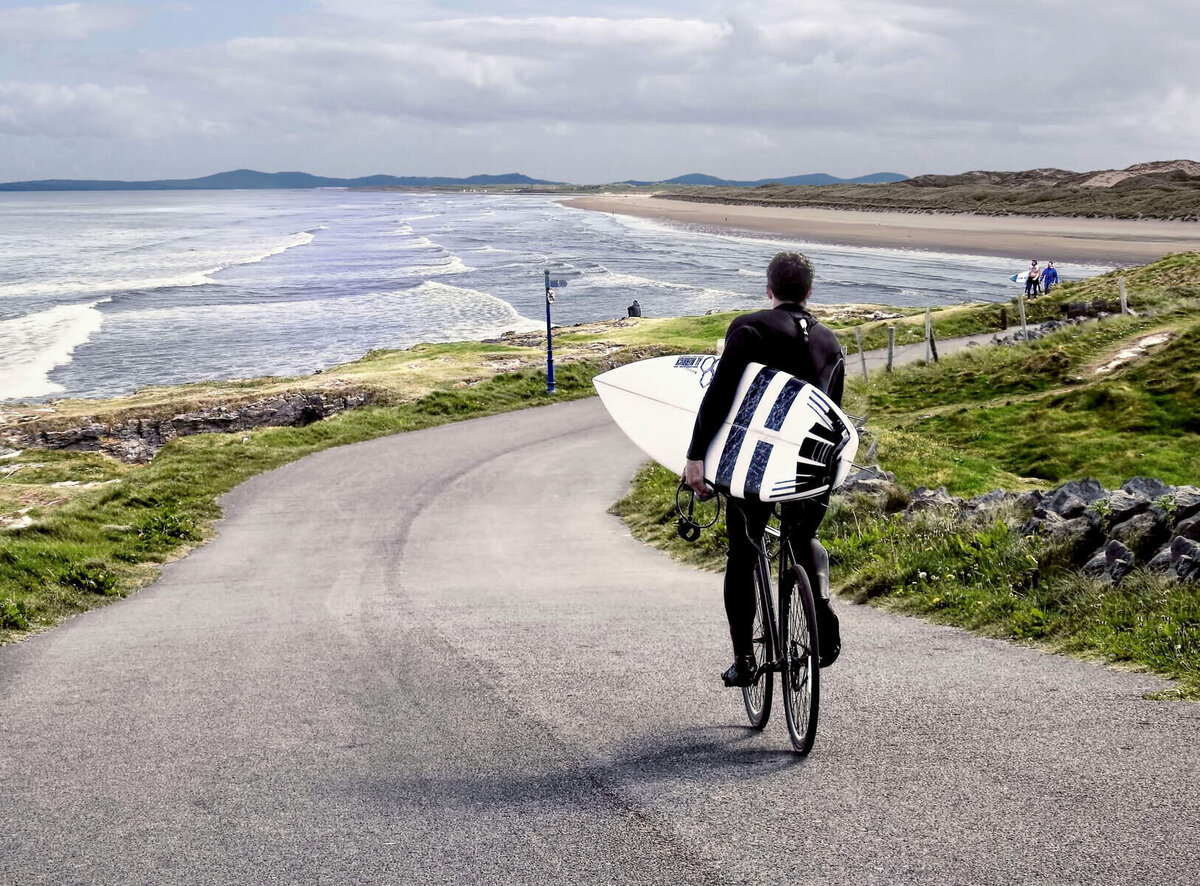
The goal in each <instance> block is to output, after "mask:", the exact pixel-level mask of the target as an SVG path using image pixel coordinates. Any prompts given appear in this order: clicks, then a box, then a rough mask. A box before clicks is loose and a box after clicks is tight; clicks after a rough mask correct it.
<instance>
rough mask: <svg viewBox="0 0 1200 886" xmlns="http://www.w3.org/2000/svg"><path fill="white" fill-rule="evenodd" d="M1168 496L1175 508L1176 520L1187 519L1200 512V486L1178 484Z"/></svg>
mask: <svg viewBox="0 0 1200 886" xmlns="http://www.w3.org/2000/svg"><path fill="white" fill-rule="evenodd" d="M1166 498H1167V499H1168V501H1169V502H1170V504H1171V507H1172V508H1173V509H1174V512H1175V519H1176V520H1186V519H1187V518H1188V517H1190V516H1192V515H1193V514H1196V513H1200V488H1197V487H1195V486H1176V487H1175V488H1174V489H1172V490H1171V491H1170V492H1169V493H1168V494H1167V496H1166Z"/></svg>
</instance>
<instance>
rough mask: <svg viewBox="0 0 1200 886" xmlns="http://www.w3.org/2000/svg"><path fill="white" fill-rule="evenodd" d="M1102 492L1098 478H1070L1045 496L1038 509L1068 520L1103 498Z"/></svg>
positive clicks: (1102, 488)
mask: <svg viewBox="0 0 1200 886" xmlns="http://www.w3.org/2000/svg"><path fill="white" fill-rule="evenodd" d="M1104 494H1105V493H1104V487H1103V486H1101V485H1100V483H1099V481H1098V480H1092V479H1087V480H1072V481H1071V482H1070V483H1064V484H1063V485H1062V486H1060V487H1058V488H1057V489H1055V490H1054V491H1053V492H1051V493H1050V494H1049V495H1048V496H1046V498H1045V499H1043V500H1042V502H1041V504H1040V505H1039V506H1038V510H1041V511H1045V512H1047V513H1054V514H1057V515H1058V516H1060V517H1063V518H1065V519H1068V520H1070V519H1072V518H1074V517H1078V516H1080V515H1081V514H1083V512H1084V511H1086V510H1087V507H1088V505H1090V504H1091V503H1092V502H1094V501H1097V500H1099V499H1101V498H1103V497H1104Z"/></svg>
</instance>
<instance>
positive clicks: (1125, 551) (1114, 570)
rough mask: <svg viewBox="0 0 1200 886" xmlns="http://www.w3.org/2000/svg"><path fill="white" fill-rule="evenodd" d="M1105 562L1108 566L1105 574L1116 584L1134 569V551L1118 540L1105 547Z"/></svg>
mask: <svg viewBox="0 0 1200 886" xmlns="http://www.w3.org/2000/svg"><path fill="white" fill-rule="evenodd" d="M1104 560H1105V563H1106V564H1107V567H1106V568H1105V572H1106V573H1107V574H1108V576H1109V577H1110V578H1111V579H1112V580H1113V581H1114V582H1119V581H1120V580H1121V579H1123V578H1124V577H1125V576H1126V575H1128V574H1129V571H1130V570H1131V569H1133V563H1134V556H1133V551H1131V550H1130V549H1129V548H1127V547H1126V546H1125V545H1123V544H1121V542H1119V541H1117V540H1116V539H1113V540H1112V541H1110V542H1109V543H1108V544H1107V545H1105V546H1104Z"/></svg>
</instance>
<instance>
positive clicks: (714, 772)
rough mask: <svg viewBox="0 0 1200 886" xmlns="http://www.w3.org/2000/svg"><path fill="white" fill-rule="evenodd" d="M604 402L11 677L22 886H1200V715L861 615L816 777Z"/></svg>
mask: <svg viewBox="0 0 1200 886" xmlns="http://www.w3.org/2000/svg"><path fill="white" fill-rule="evenodd" d="M640 460H641V458H640V456H639V454H638V453H637V452H636V451H634V450H632V449H631V447H630V446H629V445H628V444H627V443H626V442H625V440H624V438H623V437H622V435H621V434H620V432H619V431H617V430H616V429H615V428H614V427H613V425H611V424H610V423H609V421H608V420H607V418H606V417H605V415H604V413H603V411H602V409H601V407H600V404H599V403H598V402H597V401H595V400H592V401H583V402H576V403H566V404H562V405H559V406H555V407H550V408H547V409H542V410H534V411H528V412H524V413H516V414H510V415H504V416H498V417H495V418H489V419H484V420H480V421H474V422H468V423H464V424H460V425H454V426H447V427H443V428H437V429H434V430H430V431H426V432H421V433H417V434H411V435H407V436H400V437H394V438H391V439H386V440H379V441H375V442H371V443H366V444H361V445H358V446H354V447H349V448H344V449H338V450H334V451H330V452H327V453H323V454H320V455H317V456H314V457H311V458H308V459H305V460H304V461H301V462H298V463H296V464H294V465H291V466H289V467H286V468H283V469H281V470H278V471H275V472H273V473H271V474H267V475H264V476H261V477H258V478H256V479H255V480H253V481H251V482H250V483H247V484H246V485H244V486H242V487H241V488H239V489H238V490H236V491H235V492H234V493H232V494H231V495H229V496H228V497H227V498H226V500H225V506H226V514H227V516H226V519H225V520H224V521H223V522H222V523H221V525H220V533H221V534H220V537H219V538H218V539H217V540H216V541H215V542H213V543H212V544H210V545H208V546H207V547H205V548H203V549H201V550H199V551H197V552H196V553H194V554H193V555H192V556H190V557H188V558H187V559H185V560H183V561H180V562H178V563H175V564H172V565H170V566H169V567H167V569H166V571H165V575H164V577H163V579H162V580H161V581H160V582H158V583H157V584H156V585H154V586H153V587H151V588H149V589H147V590H146V591H144V592H142V593H141V594H138V595H137V596H135V597H132V598H130V599H128V600H126V601H123V602H121V603H119V604H117V605H114V606H111V607H108V608H106V609H104V610H100V611H96V612H92V613H89V614H86V615H83V616H80V617H79V618H76V619H74V620H72V621H71V622H69V623H68V624H66V625H64V626H62V627H61V628H59V629H57V630H54V631H51V632H49V633H46V634H43V635H41V636H38V637H35V638H33V639H31V640H29V641H27V642H25V643H22V644H19V645H16V646H10V647H5V648H3V649H0V748H2V750H3V753H0V883H4V884H32V883H53V884H70V883H89V884H103V883H122V884H125V883H133V884H141V883H145V884H151V883H153V884H166V883H188V884H198V883H203V884H208V883H230V884H232V883H321V884H341V883H422V884H425V883H432V884H441V883H447V884H449V883H454V884H475V883H487V884H490V883H560V882H561V883H582V884H591V883H597V884H599V883H633V884H641V883H664V884H665V883H716V884H724V883H730V884H733V883H786V882H795V881H797V880H803V881H805V882H809V883H855V884H861V883H939V884H943V883H989V884H991V883H1047V882H1053V883H1105V884H1109V883H1147V882H1153V883H1160V884H1167V883H1188V882H1191V883H1194V882H1195V881H1196V875H1197V873H1198V872H1200V848H1198V847H1200V832H1198V830H1197V809H1200V785H1198V783H1197V778H1196V773H1197V772H1198V771H1200V741H1198V737H1200V706H1196V705H1185V704H1179V703H1155V702H1148V701H1144V700H1142V694H1143V693H1144V692H1145V691H1146V690H1147V689H1152V688H1155V687H1157V686H1158V685H1159V684H1158V683H1157V682H1156V681H1155V680H1153V679H1151V678H1148V677H1144V676H1137V675H1130V674H1124V673H1119V672H1117V671H1113V670H1107V669H1104V668H1101V667H1097V666H1094V665H1089V664H1084V663H1080V662H1076V661H1071V660H1068V659H1063V658H1056V657H1051V656H1046V655H1042V654H1040V653H1038V652H1034V651H1031V650H1028V649H1020V648H1014V647H1010V646H1007V645H1005V644H1003V643H1000V642H996V641H990V640H985V639H979V638H977V637H973V636H969V635H967V634H965V633H962V632H959V631H956V630H953V629H949V628H941V627H936V626H930V625H926V624H923V623H920V622H918V621H914V620H911V619H905V618H900V617H896V616H892V615H889V614H886V613H883V612H880V611H877V610H874V609H870V608H863V607H849V606H844V607H843V613H844V614H843V625H844V637H845V641H846V650H845V652H843V655H842V658H841V660H840V661H839V662H838V664H837V665H836V666H834V667H833V668H831V669H830V670H829V671H827V672H826V681H825V683H824V688H825V695H824V702H825V703H824V706H823V709H822V718H821V726H820V731H819V733H818V739H817V742H818V743H817V745H816V748H815V750H814V752H813V755H812V756H811V757H810V758H808V759H807V760H803V761H799V760H797V759H795V758H794V757H793V756H792V754H791V753H790V752H789V750H788V747H789V746H788V741H787V735H786V731H785V728H784V726H783V723H782V720H777V721H775V722H772V723H771V725H770V726H769V727H768V729H767V730H766V732H765V733H763V734H755V733H752V732H750V731H749V730H747V729H745V728H743V727H742V726H741V722H742V716H743V715H742V713H741V711H740V701H739V696H738V695H737V694H735V693H733V692H731V691H728V690H723V689H721V688H719V687H718V684H717V674H718V672H719V671H720V670H721V669H722V668H723V667H724V666H725V665H726V664H727V662H726V658H727V649H726V644H727V640H726V636H725V628H724V625H723V616H722V612H721V605H720V590H719V585H720V579H719V577H717V576H714V575H709V574H701V573H697V572H693V571H691V570H689V569H686V568H683V567H681V566H678V565H676V564H674V563H673V562H671V561H670V560H669V559H667V558H666V557H665V556H663V555H662V554H660V553H658V552H656V551H653V550H650V549H647V548H645V547H643V546H642V545H640V544H638V543H637V542H636V541H634V540H633V539H632V538H630V537H629V536H628V534H627V533H626V532H625V531H624V528H623V527H622V525H621V524H620V523H619V522H618V521H617V520H616V519H615V518H613V517H610V516H608V515H607V514H606V513H605V508H606V507H607V506H608V504H609V503H610V502H612V501H613V500H614V499H615V498H617V497H618V496H619V494H620V493H621V492H622V491H623V488H624V487H625V484H626V482H627V480H628V478H629V476H630V475H631V473H632V471H633V470H634V468H635V467H636V465H637V464H638V463H639V462H640Z"/></svg>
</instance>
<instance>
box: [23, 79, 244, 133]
mask: <svg viewBox="0 0 1200 886" xmlns="http://www.w3.org/2000/svg"><path fill="white" fill-rule="evenodd" d="M220 130H221V127H220V126H219V125H218V124H213V123H211V122H208V121H205V120H198V119H197V118H195V117H194V116H193V115H192V114H191V113H190V112H189V111H188V109H187V107H186V105H184V104H183V103H182V102H179V101H175V100H169V99H162V98H157V97H155V96H153V95H152V94H151V93H150V91H149V90H148V89H147V88H146V87H144V86H117V87H108V86H100V85H97V84H94V83H84V84H81V85H78V86H57V85H53V84H48V83H11V82H10V83H0V132H3V133H8V134H11V135H26V136H49V137H52V138H61V139H75V138H118V139H126V138H136V139H162V138H170V137H173V136H177V135H180V134H183V133H203V134H213V133H215V132H219V131H220Z"/></svg>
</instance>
